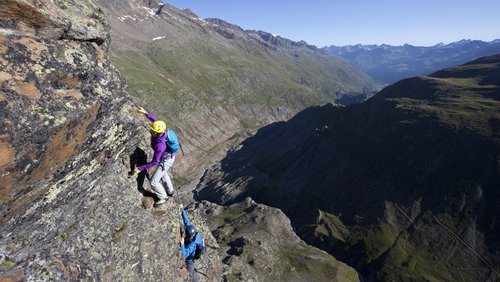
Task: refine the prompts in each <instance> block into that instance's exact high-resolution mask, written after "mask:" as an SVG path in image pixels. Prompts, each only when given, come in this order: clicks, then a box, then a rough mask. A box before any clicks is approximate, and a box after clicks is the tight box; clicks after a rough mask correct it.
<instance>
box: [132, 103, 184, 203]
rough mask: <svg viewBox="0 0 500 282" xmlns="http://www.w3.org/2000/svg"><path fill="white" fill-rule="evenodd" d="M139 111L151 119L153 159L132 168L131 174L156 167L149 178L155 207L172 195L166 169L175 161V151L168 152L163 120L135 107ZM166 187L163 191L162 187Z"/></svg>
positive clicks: (171, 185) (165, 127)
mask: <svg viewBox="0 0 500 282" xmlns="http://www.w3.org/2000/svg"><path fill="white" fill-rule="evenodd" d="M137 110H138V111H139V112H140V113H142V114H145V115H146V117H147V118H148V119H149V120H150V121H152V122H153V123H152V124H151V127H150V133H151V148H152V149H153V151H154V154H153V159H152V160H151V161H150V162H149V163H147V164H144V165H141V166H139V167H137V168H135V169H134V171H133V172H132V173H133V174H138V173H140V172H141V171H144V170H147V169H150V168H152V167H154V166H155V165H158V166H157V168H156V171H155V173H154V174H153V177H152V178H151V188H153V191H154V193H155V194H156V197H157V199H156V201H155V207H158V206H159V205H161V204H164V203H165V202H166V201H167V197H168V196H170V197H171V196H173V195H174V186H173V184H172V180H171V179H170V177H169V176H168V173H167V172H168V170H169V169H170V168H171V167H172V165H173V164H174V161H175V153H173V152H169V150H168V146H167V143H166V142H165V139H166V138H167V134H168V130H167V125H166V124H165V122H163V121H161V120H158V119H157V118H156V117H155V116H153V115H152V114H150V113H148V112H147V111H146V110H144V108H142V107H139V108H138V109H137ZM165 186H166V187H167V191H165V188H164V187H165Z"/></svg>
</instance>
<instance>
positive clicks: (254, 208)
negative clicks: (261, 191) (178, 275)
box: [196, 198, 359, 281]
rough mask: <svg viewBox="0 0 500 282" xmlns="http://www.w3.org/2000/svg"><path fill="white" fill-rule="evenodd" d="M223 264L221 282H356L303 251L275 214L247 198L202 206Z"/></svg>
mask: <svg viewBox="0 0 500 282" xmlns="http://www.w3.org/2000/svg"><path fill="white" fill-rule="evenodd" d="M196 210H197V211H199V212H200V213H202V214H204V216H205V217H208V218H210V221H209V225H210V229H211V230H212V233H213V234H214V236H215V238H216V239H217V242H219V245H220V248H219V255H220V256H221V257H222V262H223V263H224V267H223V271H224V275H223V279H224V281H242V280H243V281H359V279H358V274H357V272H356V271H355V270H354V269H352V268H351V267H348V266H346V265H345V264H343V263H341V262H339V261H337V260H335V259H334V258H333V257H332V256H330V255H328V254H327V253H325V252H322V251H320V250H318V249H316V248H314V247H311V246H309V245H307V244H306V243H305V242H304V241H302V240H300V239H299V238H298V237H297V235H296V234H295V233H294V231H293V229H292V227H291V225H290V220H289V219H288V218H287V217H286V216H285V214H283V212H281V211H280V210H279V209H275V208H270V207H268V206H264V205H261V204H257V203H255V202H254V201H253V200H252V199H250V198H246V199H245V200H243V201H242V202H241V203H238V204H234V205H231V206H227V207H221V206H218V205H216V204H214V203H210V202H205V201H203V202H201V203H198V204H197V205H196Z"/></svg>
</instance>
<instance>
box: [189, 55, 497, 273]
mask: <svg viewBox="0 0 500 282" xmlns="http://www.w3.org/2000/svg"><path fill="white" fill-rule="evenodd" d="M499 124H500V55H496V56H493V57H486V58H482V59H480V60H477V61H474V62H471V63H469V64H466V65H463V66H460V67H455V68H450V69H446V70H443V71H439V72H436V73H434V74H433V75H432V76H429V77H415V78H411V79H407V80H403V81H400V82H398V83H396V84H394V85H391V86H389V87H387V88H385V89H384V90H383V91H381V92H379V93H378V94H377V95H375V97H373V98H371V99H370V100H368V101H367V102H365V103H363V104H358V105H350V106H348V107H345V108H339V107H333V106H331V105H326V106H323V107H312V108H309V109H307V110H305V111H303V112H301V113H299V114H298V115H296V116H295V117H293V118H292V119H290V120H289V121H288V122H281V123H274V124H271V125H269V126H267V127H265V128H263V129H260V130H259V131H258V132H257V134H256V135H255V136H254V137H252V138H249V139H248V140H246V141H245V142H244V143H242V144H241V146H240V147H238V148H237V149H236V150H234V151H233V152H231V153H229V154H228V156H227V157H226V158H225V159H224V160H223V161H222V163H221V164H220V165H219V166H217V167H214V168H212V169H210V170H207V172H206V173H205V175H204V178H203V181H202V182H201V183H200V184H199V186H198V189H197V194H196V197H197V199H199V200H201V199H204V200H209V201H212V202H216V203H221V204H229V203H234V202H239V201H241V200H243V199H244V198H245V197H252V198H253V199H254V200H255V201H256V202H259V203H264V204H267V205H271V206H275V207H278V208H280V209H281V210H283V212H284V213H285V214H286V215H287V216H288V217H289V218H290V220H291V222H292V225H293V226H294V230H296V231H297V233H298V234H299V236H301V238H303V239H304V240H305V241H306V242H308V243H309V244H313V245H315V246H317V247H319V248H321V249H323V250H326V251H328V252H329V253H331V254H334V256H335V257H336V258H338V259H340V260H343V261H345V262H347V263H348V264H350V265H352V266H354V267H355V268H356V269H357V270H358V271H360V272H361V273H362V274H363V275H364V276H365V278H366V279H367V280H379V281H408V280H410V281H421V280H429V281H459V280H464V281H495V280H497V279H498V277H499V276H498V275H499V270H500V257H499V255H498V254H499V251H500V249H499V241H498V238H499V235H500V228H499V225H498V215H499V214H500V206H499V205H498V203H499V202H500V190H499V186H498V184H499V183H500V168H499V160H500V127H499Z"/></svg>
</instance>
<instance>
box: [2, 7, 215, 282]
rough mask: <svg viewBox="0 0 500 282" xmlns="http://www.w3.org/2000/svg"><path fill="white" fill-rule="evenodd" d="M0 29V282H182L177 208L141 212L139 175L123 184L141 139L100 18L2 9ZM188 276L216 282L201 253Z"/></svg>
mask: <svg viewBox="0 0 500 282" xmlns="http://www.w3.org/2000/svg"><path fill="white" fill-rule="evenodd" d="M0 18H1V20H0V64H1V66H2V67H1V69H0V117H1V119H0V123H1V126H0V153H1V154H0V155H1V156H0V175H1V184H0V194H1V198H0V221H1V226H2V227H1V229H0V271H1V272H0V273H1V274H0V280H2V281H18V280H36V281H55V280H57V281H77V280H108V281H109V280H128V281H130V280H135V281H137V280H149V281H179V280H182V281H184V280H186V279H187V273H186V272H185V269H184V267H183V261H182V259H181V254H180V251H179V247H178V239H179V238H178V237H179V225H180V212H179V209H178V205H177V204H176V203H174V201H173V200H172V199H171V200H170V201H169V202H168V203H167V204H165V205H164V207H162V208H161V209H155V210H152V209H151V206H152V201H153V200H152V198H151V195H150V193H148V192H147V190H149V186H148V185H149V184H148V183H149V181H147V180H146V181H145V177H146V175H140V176H139V177H138V178H137V179H136V178H128V177H127V172H128V171H130V169H131V165H132V163H137V162H144V161H145V160H146V159H147V158H150V156H149V157H148V156H147V154H149V155H151V153H150V152H149V151H148V150H149V144H148V142H147V141H148V139H149V136H148V133H147V130H145V129H143V128H142V127H141V123H139V122H137V121H136V120H137V119H139V118H143V117H140V116H139V115H137V114H136V113H135V111H134V110H133V109H132V108H133V107H134V104H133V103H132V102H131V101H130V100H129V98H128V97H127V95H126V85H125V84H124V80H123V78H122V77H121V75H120V74H119V73H118V72H117V71H116V69H115V68H114V67H113V66H112V65H111V64H110V61H109V58H108V54H107V46H109V38H110V36H109V27H108V25H107V23H106V22H105V21H104V17H103V14H102V12H101V11H100V10H99V9H98V8H96V6H95V5H94V4H93V3H92V2H91V1H85V0H84V1H77V3H74V2H73V1H71V2H70V1H68V2H66V1H10V0H8V1H2V2H1V3H0ZM144 150H145V151H146V152H147V153H146V152H145V151H144ZM192 221H193V222H194V223H195V224H196V226H197V228H198V229H199V230H202V232H203V233H205V234H204V235H205V238H206V240H207V241H208V242H212V241H213V243H211V246H212V247H214V248H216V246H217V245H216V243H215V240H214V239H213V237H211V235H210V232H209V229H208V228H207V227H205V224H204V221H202V220H201V219H200V218H197V217H193V218H192ZM199 266H200V267H208V268H209V269H210V271H208V273H207V275H208V278H209V279H208V280H212V281H220V277H221V272H220V269H221V263H220V262H219V260H218V255H217V254H216V251H215V250H214V249H213V248H209V249H208V250H207V253H206V255H205V256H204V259H203V260H202V261H201V262H200V263H199Z"/></svg>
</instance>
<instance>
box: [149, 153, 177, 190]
mask: <svg viewBox="0 0 500 282" xmlns="http://www.w3.org/2000/svg"><path fill="white" fill-rule="evenodd" d="M174 161H175V156H174V157H172V158H169V159H166V158H165V159H164V158H162V160H161V161H160V163H159V164H158V166H157V167H156V171H155V173H154V174H153V177H152V178H151V188H153V191H154V192H155V194H156V196H157V197H158V199H165V198H167V193H168V194H170V195H172V194H173V193H174V185H172V180H170V177H169V176H168V173H167V172H168V170H169V169H170V168H171V167H172V165H173V164H174ZM165 185H166V187H167V191H165Z"/></svg>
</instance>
